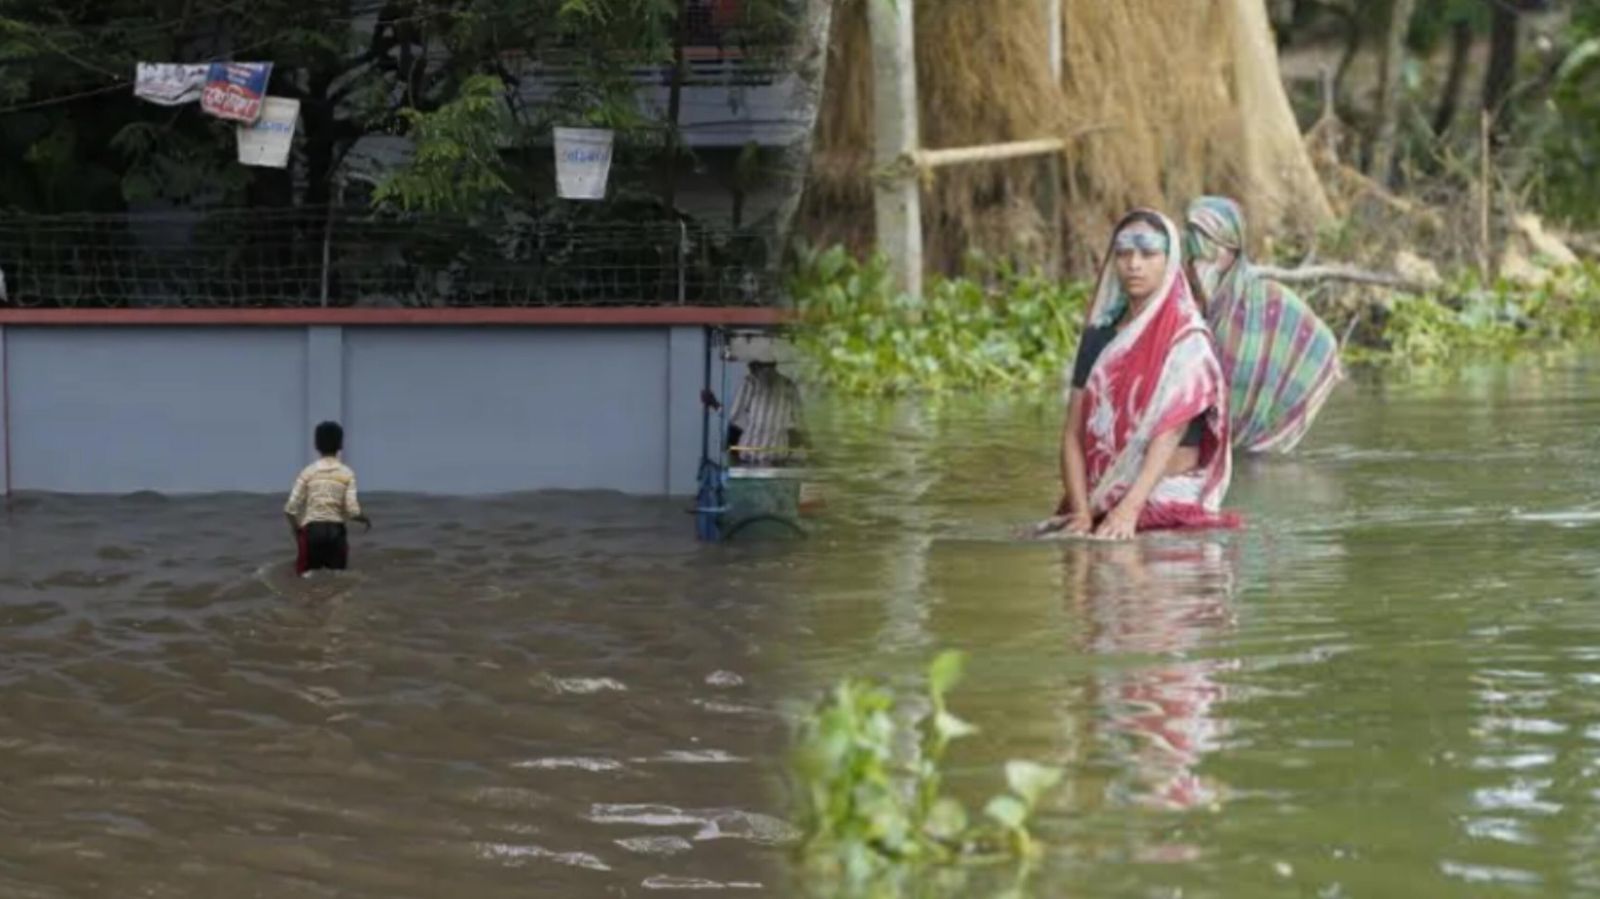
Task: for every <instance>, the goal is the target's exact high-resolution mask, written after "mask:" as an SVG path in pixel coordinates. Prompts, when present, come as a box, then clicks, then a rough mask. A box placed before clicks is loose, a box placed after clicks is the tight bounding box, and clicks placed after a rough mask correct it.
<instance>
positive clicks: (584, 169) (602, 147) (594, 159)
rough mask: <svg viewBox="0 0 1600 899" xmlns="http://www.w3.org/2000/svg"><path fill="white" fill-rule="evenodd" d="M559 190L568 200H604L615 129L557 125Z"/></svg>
mask: <svg viewBox="0 0 1600 899" xmlns="http://www.w3.org/2000/svg"><path fill="white" fill-rule="evenodd" d="M555 144H556V193H558V194H559V195H561V197H562V198H564V199H568V200H604V199H605V198H606V176H607V175H608V174H610V171H611V131H610V130H608V129H605V128H557V129H555Z"/></svg>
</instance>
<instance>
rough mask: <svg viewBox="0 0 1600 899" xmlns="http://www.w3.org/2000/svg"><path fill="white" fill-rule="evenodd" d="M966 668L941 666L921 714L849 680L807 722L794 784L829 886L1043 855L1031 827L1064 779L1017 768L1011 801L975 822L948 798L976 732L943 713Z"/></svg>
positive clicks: (957, 660)
mask: <svg viewBox="0 0 1600 899" xmlns="http://www.w3.org/2000/svg"><path fill="white" fill-rule="evenodd" d="M962 666H963V656H962V655H961V654H960V653H957V652H945V653H941V654H940V655H939V656H938V658H936V659H935V660H934V661H933V664H932V665H931V666H930V667H929V669H928V687H927V696H926V700H927V710H926V711H925V712H924V713H923V714H920V715H914V714H912V713H910V712H908V710H907V709H905V708H904V707H903V704H902V703H901V702H900V701H899V700H898V699H897V697H896V696H895V694H894V693H893V692H891V691H890V690H889V689H888V688H886V687H882V686H878V685H875V684H871V683H867V682H864V681H859V680H845V681H843V682H841V683H840V684H839V685H838V686H836V687H835V688H834V689H833V690H832V691H831V692H830V693H829V694H828V696H827V697H826V698H825V699H824V700H823V701H822V703H821V704H820V705H819V706H818V707H817V708H816V709H815V710H814V711H812V712H811V714H810V715H808V716H807V717H806V718H805V719H804V720H803V721H802V722H801V725H800V729H799V734H798V739H797V741H796V744H797V745H796V752H795V762H794V780H795V795H796V798H797V800H798V802H799V804H800V812H799V821H800V823H801V828H802V832H803V834H804V838H803V840H802V843H801V847H802V854H803V855H804V856H805V860H806V861H807V862H808V863H809V865H810V866H811V867H812V868H813V870H815V869H818V868H820V869H822V874H823V876H824V878H825V879H826V880H827V881H829V882H832V881H834V880H835V879H837V878H840V877H842V878H843V880H844V881H846V882H848V883H849V884H851V885H852V886H860V885H862V884H869V883H873V882H875V881H881V879H882V878H883V877H884V875H885V873H886V872H890V873H892V872H894V871H896V870H903V869H905V868H907V867H918V866H923V865H950V864H963V863H973V862H980V861H996V860H1004V859H1020V860H1023V861H1026V860H1028V859H1030V858H1031V857H1032V856H1033V855H1034V854H1035V852H1036V846H1035V843H1034V839H1033V836H1032V834H1031V833H1030V831H1029V830H1028V821H1029V819H1030V818H1031V817H1032V815H1033V812H1034V810H1035V809H1036V808H1037V806H1038V803H1039V800H1040V799H1041V798H1042V797H1043V795H1044V794H1045V793H1046V792H1048V791H1049V790H1051V789H1052V788H1054V787H1055V786H1056V784H1058V783H1059V782H1060V781H1061V778H1062V774H1063V772H1062V771H1060V770H1059V769H1056V768H1049V767H1045V766H1043V765H1038V764H1035V763H1033V762H1027V761H1017V760H1013V761H1010V762H1007V763H1006V766H1005V774H1006V784H1007V786H1008V787H1009V791H1008V792H1006V793H1001V794H999V795H997V796H995V797H994V798H992V799H990V800H989V802H988V804H987V805H985V806H984V809H983V813H982V816H981V817H980V818H979V819H977V820H974V819H973V818H972V817H970V816H969V815H968V813H967V809H966V807H965V806H964V805H963V804H962V803H961V802H960V800H958V799H955V798H954V797H951V796H948V795H945V794H944V792H943V780H944V777H943V770H942V768H943V763H944V756H945V751H946V750H947V749H948V748H949V745H950V743H951V742H953V741H955V740H958V739H960V738H962V737H966V736H969V735H971V734H974V733H976V732H977V728H976V727H974V726H972V725H971V724H968V723H967V722H965V721H962V720H961V719H960V718H957V717H956V716H955V715H953V714H951V712H950V710H949V708H948V707H947V705H946V702H945V696H946V694H948V692H949V691H950V690H951V689H952V688H953V687H954V686H955V685H956V682H957V681H959V680H960V678H961V671H962Z"/></svg>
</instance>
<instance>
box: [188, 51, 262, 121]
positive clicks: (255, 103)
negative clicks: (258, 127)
mask: <svg viewBox="0 0 1600 899" xmlns="http://www.w3.org/2000/svg"><path fill="white" fill-rule="evenodd" d="M270 77H272V63H270V62H214V63H212V64H211V70H210V71H209V72H207V73H206V89H205V91H204V92H203V93H201V95H200V108H201V109H203V110H205V111H206V112H208V113H210V114H211V115H214V116H216V117H217V118H219V119H228V120H229V121H234V122H244V123H245V124H253V123H254V122H255V120H256V119H258V118H260V117H261V103H262V99H263V98H264V97H265V96H266V94H267V80H268V79H269V78H270Z"/></svg>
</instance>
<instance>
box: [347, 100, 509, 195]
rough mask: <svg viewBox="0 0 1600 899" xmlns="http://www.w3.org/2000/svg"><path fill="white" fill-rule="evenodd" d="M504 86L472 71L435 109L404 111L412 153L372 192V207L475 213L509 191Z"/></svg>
mask: <svg viewBox="0 0 1600 899" xmlns="http://www.w3.org/2000/svg"><path fill="white" fill-rule="evenodd" d="M504 93H505V85H503V84H502V83H501V82H500V79H499V78H496V77H494V76H492V75H475V76H473V77H471V78H469V79H467V81H466V82H465V83H464V84H463V85H462V86H461V92H460V95H459V96H457V98H456V99H455V100H452V101H451V102H449V103H446V104H444V105H443V106H441V107H439V108H438V109H437V110H435V111H433V112H420V111H418V110H415V109H407V110H404V111H403V112H402V115H403V116H404V118H405V120H406V122H407V123H408V124H409V125H410V135H411V139H412V141H413V142H414V144H415V148H416V149H415V151H414V154H413V156H412V158H411V160H410V161H409V162H408V163H407V164H406V165H405V166H403V167H401V168H398V169H396V170H394V171H392V172H390V173H389V174H388V176H386V177H385V178H384V180H383V182H382V183H381V184H379V185H378V189H377V190H376V191H375V192H374V193H373V196H372V202H373V204H374V205H376V206H380V207H382V206H388V207H397V208H399V209H402V210H404V211H406V212H474V211H478V210H481V209H483V208H485V207H487V206H488V205H490V203H491V202H492V201H493V200H495V199H497V198H501V197H505V196H507V195H509V194H510V193H511V186H510V185H509V184H507V183H506V178H505V174H504V169H503V163H502V162H501V159H500V141H501V139H502V136H503V135H504V133H505V122H506V119H507V114H506V108H505V105H504V103H503V97H504Z"/></svg>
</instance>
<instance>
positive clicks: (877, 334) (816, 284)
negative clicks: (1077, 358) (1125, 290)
mask: <svg viewBox="0 0 1600 899" xmlns="http://www.w3.org/2000/svg"><path fill="white" fill-rule="evenodd" d="M789 288H790V292H791V294H792V295H793V296H794V298H795V302H796V305H797V307H798V309H799V312H800V315H801V317H802V319H803V320H804V321H805V323H806V325H807V327H806V328H805V329H803V333H802V334H801V335H800V340H799V343H800V347H801V349H802V351H803V352H805V353H806V356H807V358H808V359H809V361H810V363H811V368H812V369H813V371H812V377H813V379H814V380H815V381H817V382H819V383H821V384H822V385H824V386H827V387H831V388H833V389H835V390H840V391H842V392H846V393H883V392H895V393H905V392H911V391H929V392H939V391H945V390H963V389H976V388H990V387H1007V388H1021V387H1039V386H1042V385H1046V384H1053V383H1054V382H1055V381H1056V380H1057V378H1059V377H1060V374H1061V372H1062V370H1063V369H1064V368H1065V366H1066V365H1067V363H1068V362H1070V361H1071V359H1072V355H1073V353H1074V352H1075V351H1076V348H1077V341H1078V334H1079V329H1080V326H1081V321H1082V318H1083V314H1084V309H1085V307H1086V305H1087V302H1088V294H1089V292H1088V287H1087V286H1086V285H1083V284H1078V283H1062V282H1058V281H1054V280H1052V279H1049V278H1046V277H1044V276H1042V275H1040V274H1038V273H1035V272H1031V271H1025V270H1022V269H1019V268H1017V267H1015V266H1013V265H1011V264H1009V263H1006V262H1001V261H995V260H989V259H984V258H982V257H978V256H974V257H972V258H970V259H969V260H968V264H967V269H966V274H965V275H964V276H963V277H959V278H938V279H934V280H933V281H931V282H930V283H929V284H928V286H927V288H926V290H925V295H924V296H923V297H922V298H920V299H918V298H915V297H911V296H908V295H906V294H903V293H900V292H899V291H897V290H896V289H895V288H894V284H893V281H892V279H891V278H890V277H889V272H888V266H887V264H886V263H885V261H884V260H883V259H882V258H881V257H874V258H872V259H868V260H866V261H864V262H863V261H858V260H856V259H855V258H853V257H852V256H850V254H849V253H847V252H846V251H845V250H844V249H843V248H840V247H833V248H831V249H827V250H821V251H816V250H811V249H806V248H803V249H802V250H801V251H800V252H799V253H798V254H797V261H796V264H795V265H794V266H793V269H792V273H791V277H790V282H789Z"/></svg>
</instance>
